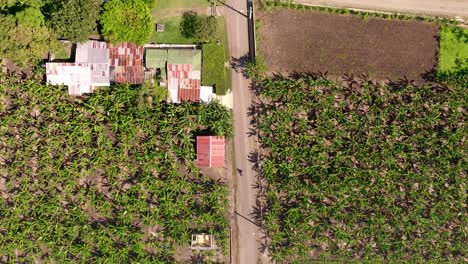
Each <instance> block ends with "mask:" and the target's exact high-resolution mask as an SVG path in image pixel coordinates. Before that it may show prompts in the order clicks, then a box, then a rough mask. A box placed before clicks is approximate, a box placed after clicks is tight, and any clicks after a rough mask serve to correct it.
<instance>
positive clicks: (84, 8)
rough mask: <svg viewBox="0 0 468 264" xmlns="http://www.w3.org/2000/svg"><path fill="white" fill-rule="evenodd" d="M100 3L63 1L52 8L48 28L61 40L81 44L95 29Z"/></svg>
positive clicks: (79, 0) (95, 0) (96, 0)
mask: <svg viewBox="0 0 468 264" xmlns="http://www.w3.org/2000/svg"><path fill="white" fill-rule="evenodd" d="M101 4H102V1H99V0H65V1H62V2H61V3H60V4H57V5H56V6H54V11H53V12H52V14H51V16H50V21H49V24H50V27H51V28H52V29H53V30H54V31H55V32H56V33H57V34H58V35H59V36H60V37H62V38H65V39H68V40H70V41H72V42H83V41H86V40H87V39H88V38H89V35H90V34H91V33H93V32H94V31H95V29H96V27H97V20H98V19H99V13H100V10H101Z"/></svg>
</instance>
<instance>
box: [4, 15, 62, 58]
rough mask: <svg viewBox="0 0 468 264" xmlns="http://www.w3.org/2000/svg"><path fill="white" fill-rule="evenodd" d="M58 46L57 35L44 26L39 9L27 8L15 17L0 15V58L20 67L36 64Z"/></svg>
mask: <svg viewBox="0 0 468 264" xmlns="http://www.w3.org/2000/svg"><path fill="white" fill-rule="evenodd" d="M58 45H59V44H58V42H57V40H56V39H55V35H54V34H53V33H52V32H50V30H49V29H48V28H47V27H46V26H44V18H43V16H42V14H41V13H40V12H39V11H38V9H35V8H27V9H25V10H22V11H19V12H17V13H15V15H2V14H0V58H3V59H9V60H11V61H13V62H15V63H17V64H18V65H19V66H25V65H28V64H36V63H37V62H38V61H39V59H41V58H44V57H47V53H48V52H49V51H53V50H56V49H57V48H58Z"/></svg>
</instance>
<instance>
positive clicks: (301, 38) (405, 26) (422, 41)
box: [257, 9, 438, 80]
mask: <svg viewBox="0 0 468 264" xmlns="http://www.w3.org/2000/svg"><path fill="white" fill-rule="evenodd" d="M260 20H261V26H260V32H257V34H258V33H259V34H260V41H259V43H258V44H259V50H260V53H261V54H262V55H263V56H264V58H265V61H266V63H267V65H268V66H269V69H270V71H271V72H274V73H283V74H284V73H291V72H312V71H320V72H323V73H324V72H328V73H329V74H330V75H342V74H354V75H361V74H368V75H369V76H370V77H372V78H375V79H387V78H391V79H395V78H400V77H404V76H406V77H407V78H408V79H414V80H422V76H421V75H423V74H425V73H428V72H431V71H432V70H433V69H434V67H435V66H436V64H437V35H438V26H437V25H435V24H430V23H426V22H418V21H396V20H385V19H375V18H369V19H367V20H364V19H362V18H360V17H356V16H351V15H331V14H322V13H317V12H312V11H300V10H289V9H279V10H274V11H273V12H272V13H263V14H261V15H260Z"/></svg>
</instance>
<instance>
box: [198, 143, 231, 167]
mask: <svg viewBox="0 0 468 264" xmlns="http://www.w3.org/2000/svg"><path fill="white" fill-rule="evenodd" d="M225 146H226V144H225V140H224V137H218V136H197V165H198V166H200V167H212V168H221V167H224V158H225Z"/></svg>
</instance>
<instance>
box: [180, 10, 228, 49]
mask: <svg viewBox="0 0 468 264" xmlns="http://www.w3.org/2000/svg"><path fill="white" fill-rule="evenodd" d="M180 31H181V33H182V36H184V37H185V38H193V39H195V40H196V41H197V42H199V43H203V42H213V41H215V40H216V38H218V34H219V33H218V23H217V21H216V17H214V16H202V15H198V14H197V13H196V12H193V11H190V12H185V13H184V15H183V16H182V21H181V22H180Z"/></svg>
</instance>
